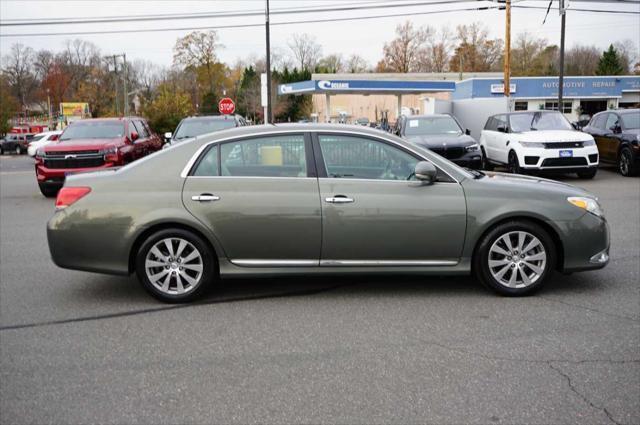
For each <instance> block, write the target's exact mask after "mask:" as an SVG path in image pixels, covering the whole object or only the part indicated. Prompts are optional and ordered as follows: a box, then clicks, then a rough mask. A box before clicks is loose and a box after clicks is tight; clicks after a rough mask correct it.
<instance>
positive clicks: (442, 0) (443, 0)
mask: <svg viewBox="0 0 640 425" xmlns="http://www.w3.org/2000/svg"><path fill="white" fill-rule="evenodd" d="M476 1H484V0H430V1H420V2H403V3H391V4H389V3H385V4H364V5H363V4H360V3H356V4H347V5H342V6H332V7H327V6H322V7H311V8H309V7H307V8H295V9H276V10H274V11H273V14H274V15H284V14H305V13H318V12H351V11H359V10H371V9H388V8H404V7H417V6H432V5H440V4H452V3H468V2H476ZM263 14H264V11H263V10H255V9H254V10H251V11H239V10H236V11H229V12H209V13H207V12H200V13H189V14H162V15H154V16H149V15H147V16H144V15H137V16H122V17H118V18H115V19H114V18H91V19H71V18H67V19H66V20H52V19H50V20H47V21H40V20H38V21H24V22H7V21H0V26H4V27H15V26H39V25H71V24H103V23H122V22H151V21H167V20H170V21H172V20H184V19H205V18H237V17H248V16H262V15H263Z"/></svg>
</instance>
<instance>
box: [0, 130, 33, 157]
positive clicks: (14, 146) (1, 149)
mask: <svg viewBox="0 0 640 425" xmlns="http://www.w3.org/2000/svg"><path fill="white" fill-rule="evenodd" d="M32 138H33V134H27V133H7V134H6V135H5V136H4V139H3V140H2V143H0V155H4V154H7V153H9V152H12V153H15V154H17V155H22V154H23V153H25V152H26V151H27V146H28V145H29V141H30V140H31V139H32Z"/></svg>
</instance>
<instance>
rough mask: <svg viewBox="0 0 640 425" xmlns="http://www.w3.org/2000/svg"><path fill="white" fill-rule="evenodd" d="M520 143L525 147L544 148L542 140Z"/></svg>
mask: <svg viewBox="0 0 640 425" xmlns="http://www.w3.org/2000/svg"><path fill="white" fill-rule="evenodd" d="M520 144H521V145H522V147H524V148H544V143H542V142H520Z"/></svg>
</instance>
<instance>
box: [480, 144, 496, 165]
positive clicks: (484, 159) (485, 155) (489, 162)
mask: <svg viewBox="0 0 640 425" xmlns="http://www.w3.org/2000/svg"><path fill="white" fill-rule="evenodd" d="M480 150H481V152H482V166H481V167H482V169H483V170H487V171H493V164H492V163H491V161H489V159H488V158H487V153H486V152H485V151H484V148H483V147H481V148H480Z"/></svg>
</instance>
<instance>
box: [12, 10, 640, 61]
mask: <svg viewBox="0 0 640 425" xmlns="http://www.w3.org/2000/svg"><path fill="white" fill-rule="evenodd" d="M411 1H418V0H411ZM514 1H515V0H514ZM394 2H396V4H399V3H408V2H409V0H393V1H386V2H385V1H373V0H270V7H271V9H272V10H277V9H286V8H293V7H295V8H298V7H320V6H330V7H331V6H337V5H342V6H344V5H347V4H356V3H360V4H370V5H371V4H380V3H390V4H393V3H394ZM514 4H515V3H514ZM519 4H520V5H530V6H538V7H545V6H547V5H548V2H547V1H536V0H528V1H522V2H520V3H519ZM476 6H478V3H471V2H467V3H458V4H450V5H428V6H414V7H411V8H400V7H398V8H395V7H394V8H387V9H377V10H368V11H358V12H344V11H340V12H337V13H336V12H318V13H313V14H295V15H294V14H287V15H278V16H272V17H271V21H272V22H274V23H275V22H282V21H291V20H305V19H307V20H308V19H326V18H335V17H347V16H357V15H385V16H386V15H388V14H397V13H411V12H419V11H426V10H446V9H452V8H464V7H476ZM572 8H597V9H605V10H607V9H612V10H633V11H637V12H640V1H639V2H637V3H635V4H626V5H618V4H610V3H609V4H594V3H591V2H590V3H585V2H577V1H573V2H572V3H571V4H570V8H569V12H568V14H567V18H566V20H567V31H566V45H567V47H571V46H573V45H575V44H589V45H591V44H594V45H596V46H597V47H598V48H600V49H602V50H604V49H605V48H606V47H607V46H608V45H609V44H610V43H613V42H616V41H622V40H624V39H631V40H632V41H633V42H634V43H635V44H636V46H638V45H640V16H639V15H621V14H616V15H613V14H604V13H584V12H578V11H572V10H571V9H572ZM238 10H264V0H209V1H187V0H185V1H177V0H155V1H144V0H139V1H132V0H130V1H119V0H108V1H105V0H93V1H56V0H49V1H27V0H0V21H4V20H11V19H27V20H29V19H42V18H86V17H105V16H122V15H149V14H173V13H193V12H212V11H216V12H217V11H238ZM545 13H546V11H545V10H536V9H515V8H514V9H513V11H512V18H511V19H512V38H515V36H516V35H517V34H518V33H520V32H524V31H527V32H529V33H530V34H532V35H534V36H536V37H540V38H546V39H547V40H548V41H549V43H552V44H559V43H560V17H559V14H558V7H557V2H554V4H553V7H552V9H551V11H550V13H549V16H548V18H547V21H546V23H544V25H543V19H544V16H545ZM504 16H505V14H504V11H498V10H487V11H469V12H450V13H444V14H434V15H417V14H416V15H412V16H408V17H406V16H405V17H387V16H386V17H384V18H380V19H372V20H361V21H346V22H332V23H307V24H295V25H282V26H275V25H274V26H272V27H271V45H272V48H274V49H276V50H277V51H280V52H281V53H289V50H288V47H287V43H288V40H290V38H291V36H292V34H294V33H308V34H311V35H312V36H314V37H315V38H316V41H317V42H318V43H319V44H320V45H321V46H322V49H323V53H324V54H331V53H341V54H343V55H344V56H348V55H350V54H353V53H357V54H359V55H361V56H363V57H364V58H365V59H366V60H367V61H368V62H369V63H370V64H373V65H375V63H376V62H377V61H378V60H379V59H380V58H381V56H382V49H383V45H384V43H385V42H387V41H389V40H391V39H392V38H393V37H394V30H395V27H396V25H397V24H399V23H402V22H404V21H406V20H410V21H411V22H412V23H413V24H414V26H421V25H430V26H433V27H436V28H440V27H442V26H447V27H449V28H450V29H451V30H452V31H453V30H455V27H456V26H457V25H461V24H469V23H471V22H474V21H481V22H482V23H484V24H485V25H486V26H487V28H488V29H489V31H490V35H491V36H492V37H504V32H505V31H504V30H505V28H504V27H505V24H504ZM262 22H264V17H263V16H255V17H242V18H206V19H192V20H180V21H177V20H174V21H155V22H144V23H139V22H138V23H102V24H96V23H92V24H78V25H53V26H33V27H6V26H0V35H1V36H2V37H0V55H4V54H6V53H7V52H8V50H9V48H10V46H11V45H12V44H14V43H22V44H24V45H27V46H30V47H32V48H34V49H35V50H39V49H49V50H52V51H59V50H62V48H63V46H64V42H65V40H68V39H73V38H81V39H83V40H87V41H91V42H92V43H94V44H96V45H97V46H98V47H99V48H100V49H101V51H102V53H103V54H105V55H108V54H116V53H126V54H127V59H129V58H131V59H146V60H150V61H152V62H154V63H156V64H158V65H163V66H169V65H171V63H172V58H173V54H172V50H173V46H174V44H175V41H176V39H177V38H178V37H181V36H184V35H186V34H187V33H189V32H190V31H189V30H181V31H167V32H153V33H137V34H127V33H122V34H109V35H104V34H101V35H81V36H68V35H67V36H37V37H20V36H18V37H6V36H5V35H6V34H24V33H43V32H75V31H78V32H80V31H92V30H118V29H133V28H172V27H174V28H175V27H205V26H216V25H231V24H240V23H242V24H246V23H256V24H259V23H262ZM218 34H219V36H220V41H221V43H222V44H223V45H224V48H223V49H221V50H220V52H219V57H220V59H221V60H223V61H224V62H227V63H234V62H235V61H236V60H237V59H242V58H247V57H249V56H252V55H253V56H255V57H258V56H262V55H264V51H265V42H264V40H265V36H264V27H255V28H241V29H234V28H231V29H220V30H219V31H218Z"/></svg>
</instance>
